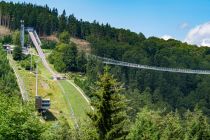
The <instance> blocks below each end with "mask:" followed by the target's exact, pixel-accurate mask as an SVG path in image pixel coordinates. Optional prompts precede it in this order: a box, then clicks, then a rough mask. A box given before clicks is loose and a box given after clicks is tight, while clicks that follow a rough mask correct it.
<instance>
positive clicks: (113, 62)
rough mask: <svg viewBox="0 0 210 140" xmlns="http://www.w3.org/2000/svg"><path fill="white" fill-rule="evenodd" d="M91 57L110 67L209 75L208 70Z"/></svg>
mask: <svg viewBox="0 0 210 140" xmlns="http://www.w3.org/2000/svg"><path fill="white" fill-rule="evenodd" d="M93 57H95V58H97V59H99V60H101V61H103V63H105V64H111V65H119V66H126V67H132V68H139V69H148V70H156V71H167V72H175V73H191V74H209V75H210V70H192V69H180V68H167V67H157V66H148V65H141V64H134V63H128V62H123V61H118V60H114V59H110V58H106V57H100V56H94V55H93Z"/></svg>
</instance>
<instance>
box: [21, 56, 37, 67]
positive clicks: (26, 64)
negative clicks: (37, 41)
mask: <svg viewBox="0 0 210 140" xmlns="http://www.w3.org/2000/svg"><path fill="white" fill-rule="evenodd" d="M20 65H21V67H22V68H24V69H25V70H30V69H31V57H30V56H29V55H28V56H26V57H25V59H24V60H22V61H21V62H20ZM35 67H36V63H35V61H34V59H32V70H33V69H35Z"/></svg>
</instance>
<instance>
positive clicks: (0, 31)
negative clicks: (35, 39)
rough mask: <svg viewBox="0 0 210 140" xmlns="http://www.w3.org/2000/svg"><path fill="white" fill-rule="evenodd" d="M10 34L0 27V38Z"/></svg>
mask: <svg viewBox="0 0 210 140" xmlns="http://www.w3.org/2000/svg"><path fill="white" fill-rule="evenodd" d="M10 34H11V32H10V30H9V29H8V28H6V27H5V26H0V37H3V36H6V35H10Z"/></svg>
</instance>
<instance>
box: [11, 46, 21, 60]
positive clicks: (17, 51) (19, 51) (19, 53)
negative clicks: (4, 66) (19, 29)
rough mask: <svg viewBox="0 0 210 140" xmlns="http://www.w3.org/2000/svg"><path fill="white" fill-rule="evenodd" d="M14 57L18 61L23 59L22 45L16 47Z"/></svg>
mask: <svg viewBox="0 0 210 140" xmlns="http://www.w3.org/2000/svg"><path fill="white" fill-rule="evenodd" d="M13 59H14V60H18V61H20V60H22V59H23V53H22V48H21V47H20V46H17V47H15V48H14V51H13Z"/></svg>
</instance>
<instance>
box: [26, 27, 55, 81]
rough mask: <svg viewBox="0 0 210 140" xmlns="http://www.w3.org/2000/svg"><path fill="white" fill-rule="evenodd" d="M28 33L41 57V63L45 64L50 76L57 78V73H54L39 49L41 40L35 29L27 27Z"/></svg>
mask: <svg viewBox="0 0 210 140" xmlns="http://www.w3.org/2000/svg"><path fill="white" fill-rule="evenodd" d="M28 33H29V36H30V38H31V40H32V42H33V44H34V46H35V47H36V50H37V52H38V54H39V57H40V58H41V60H42V63H43V65H44V66H45V68H46V69H47V70H48V71H49V72H50V73H51V75H52V77H53V79H54V80H57V77H58V76H57V75H56V73H55V72H54V71H53V70H52V68H51V67H50V66H49V64H48V62H47V60H46V57H45V54H44V53H43V51H42V49H41V45H42V43H41V41H40V39H39V36H38V35H37V33H36V31H35V30H33V29H28Z"/></svg>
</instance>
